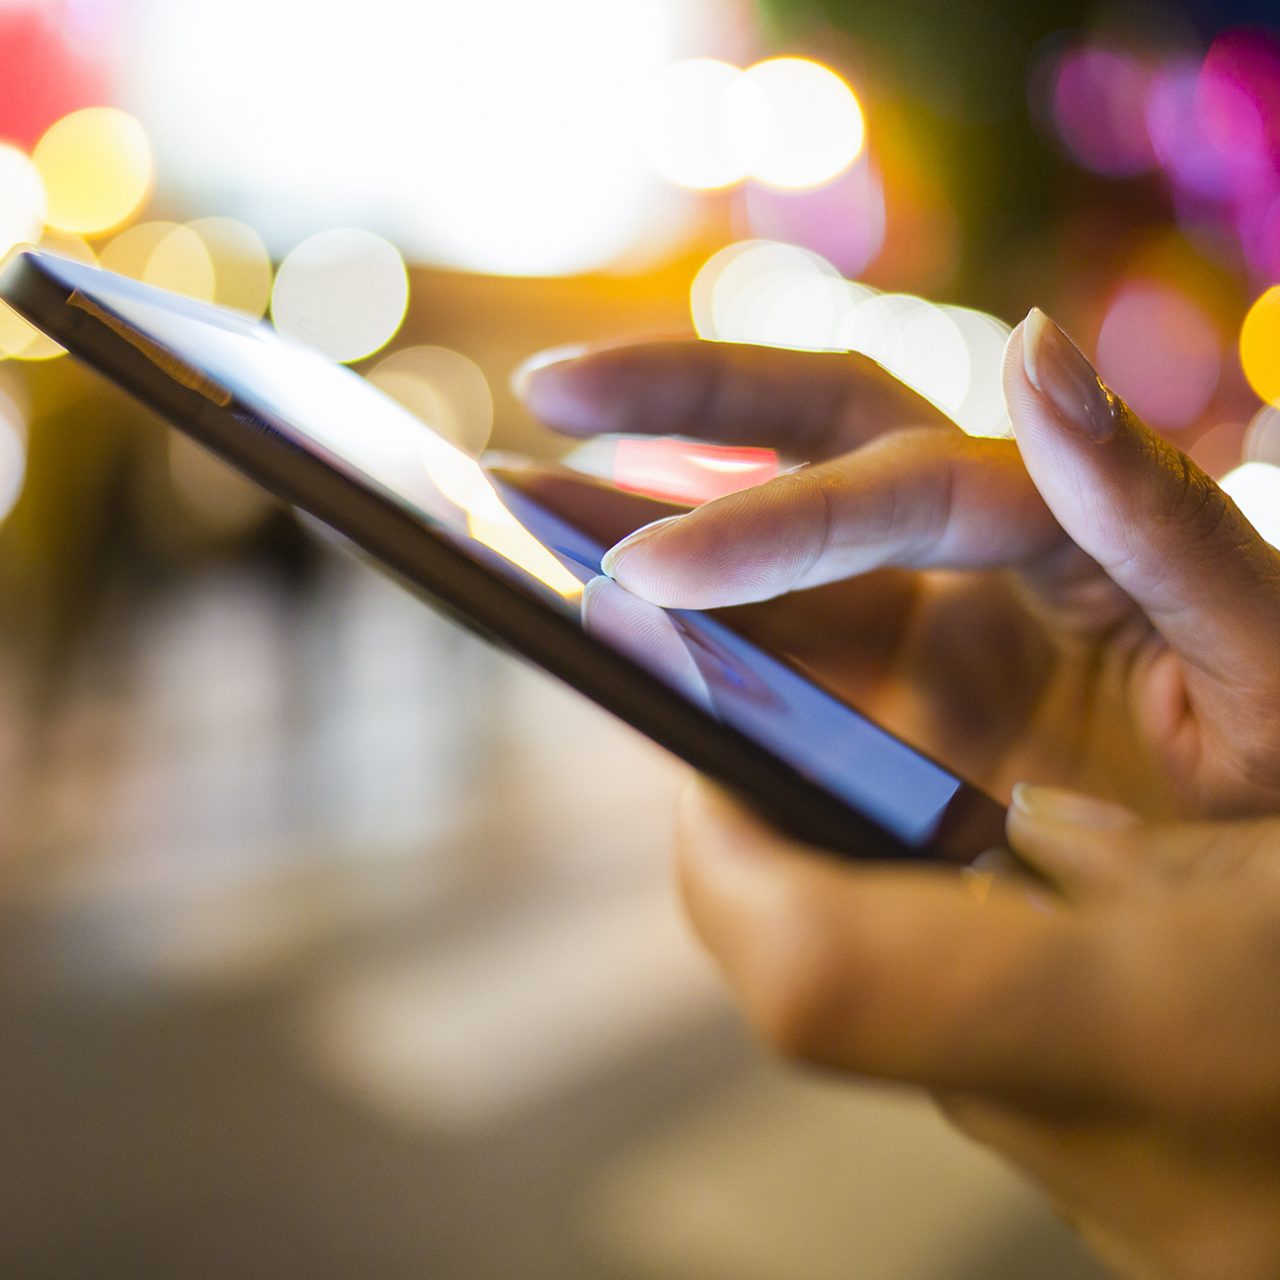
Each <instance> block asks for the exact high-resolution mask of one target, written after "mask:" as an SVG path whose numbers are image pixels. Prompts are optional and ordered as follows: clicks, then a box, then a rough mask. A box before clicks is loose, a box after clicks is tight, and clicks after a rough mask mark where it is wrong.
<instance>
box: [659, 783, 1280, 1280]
mask: <svg viewBox="0 0 1280 1280" xmlns="http://www.w3.org/2000/svg"><path fill="white" fill-rule="evenodd" d="M1010 837H1011V843H1012V845H1013V847H1014V848H1015V849H1016V850H1017V851H1018V853H1019V854H1020V856H1021V857H1022V858H1023V859H1024V860H1025V861H1027V862H1029V863H1030V864H1032V865H1033V866H1035V867H1036V868H1037V869H1038V870H1039V871H1040V872H1041V874H1042V875H1044V876H1045V878H1046V879H1048V880H1050V881H1051V882H1052V883H1053V884H1054V885H1055V886H1056V887H1057V888H1058V889H1059V891H1060V892H1061V893H1062V894H1063V895H1064V900H1065V901H1064V904H1063V905H1057V906H1055V905H1050V904H1049V903H1048V902H1047V901H1046V900H1045V899H1043V898H1042V897H1039V896H1033V895H1029V894H1028V893H1027V892H1026V891H1025V890H1022V889H1020V888H1018V887H1017V886H1016V885H1015V884H1014V883H1012V882H1004V881H1000V880H998V879H995V880H993V879H992V878H991V877H982V876H979V875H977V874H976V873H965V878H963V879H962V878H961V877H959V876H957V875H955V873H946V872H942V871H939V870H936V869H917V870H909V871H904V870H902V869H900V868H891V867H887V866H876V865H871V864H850V863H840V862H835V861H833V860H831V859H830V858H826V857H821V856H817V854H816V852H815V851H814V850H811V849H807V848H805V847H803V846H800V845H798V844H796V843H795V842H793V841H790V840H787V839H786V838H784V837H781V836H779V835H777V834H776V833H775V832H774V831H772V830H771V829H770V828H769V827H767V826H766V825H764V824H763V823H761V822H760V821H759V820H758V819H756V818H755V817H754V816H752V815H751V814H750V813H749V812H748V811H747V810H745V809H743V808H740V807H739V806H738V805H737V804H736V803H734V802H733V801H731V800H730V799H728V798H727V797H725V796H724V795H723V794H722V793H720V792H718V791H716V790H714V789H712V788H711V787H710V786H709V785H708V784H706V783H698V784H697V785H696V786H695V787H693V788H691V790H690V793H689V794H688V795H687V796H686V797H685V799H684V801H683V802H682V804H681V807H680V815H679V822H678V841H677V848H678V854H677V869H678V874H679V879H680V884H681V888H682V891H683V894H684V899H685V902H686V906H687V909H688V913H689V915H690V918H691V919H692V921H693V924H694V927H695V928H696V930H697V932H698V933H699V934H700V935H701V937H702V939H703V940H704V941H705V943H706V945H707V946H708V947H709V948H710V950H711V951H712V953H713V954H714V956H715V957H716V959H717V960H718V962H719V963H720V965H721V967H722V968H723V970H724V972H725V973H726V975H727V977H728V979H729V982H730V984H731V986H732V987H733V989H734V991H735V993H736V995H737V998H738V1000H739V1001H740V1003H741V1004H742V1006H743V1007H744V1009H745V1010H746V1012H747V1014H748V1016H749V1018H750V1020H751V1021H752V1022H753V1024H754V1025H755V1026H756V1027H757V1028H758V1030H759V1031H760V1032H761V1033H762V1034H763V1035H764V1037H765V1038H766V1039H767V1040H768V1041H769V1042H770V1043H771V1044H772V1045H773V1046H775V1047H776V1048H777V1049H779V1050H781V1051H782V1052H783V1053H785V1054H787V1055H788V1056H790V1057H792V1058H795V1059H798V1060H801V1061H804V1062H807V1063H813V1064H818V1065H821V1066H823V1067H825V1068H829V1069H836V1070H840V1071H850V1072H856V1073H858V1074H861V1075H870V1076H876V1077H881V1078H885V1079H892V1080H897V1081H905V1082H909V1083H913V1084H917V1085H921V1086H924V1087H925V1088H927V1089H930V1090H932V1091H933V1092H934V1093H936V1094H937V1095H939V1097H940V1100H941V1101H942V1105H943V1108H944V1110H945V1111H946V1112H947V1113H948V1115H949V1116H950V1117H951V1118H952V1119H953V1120H955V1121H956V1122H957V1123H958V1124H960V1125H961V1127H962V1128H964V1129H966V1130H968V1131H969V1132H970V1133H971V1134H972V1135H974V1136H975V1137H977V1138H978V1139H980V1140H981V1141H983V1142H985V1143H987V1144H989V1145H991V1146H992V1147H994V1148H996V1149H997V1150H999V1151H1000V1152H1002V1153H1003V1154H1004V1155H1005V1156H1006V1157H1008V1158H1009V1159H1011V1160H1012V1161H1013V1162H1014V1163H1015V1164H1017V1165H1019V1166H1020V1167H1021V1168H1022V1169H1023V1170H1025V1171H1026V1172H1027V1173H1029V1174H1030V1175H1031V1176H1032V1177H1033V1178H1034V1179H1035V1180H1036V1181H1038V1182H1039V1183H1041V1184H1042V1185H1043V1186H1044V1187H1045V1189H1046V1190H1047V1191H1048V1193H1049V1194H1050V1196H1051V1197H1052V1198H1053V1199H1054V1200H1055V1201H1056V1202H1057V1204H1058V1206H1059V1207H1060V1209H1061V1211H1062V1212H1063V1213H1064V1215H1065V1216H1066V1217H1067V1218H1068V1219H1069V1220H1070V1221H1072V1222H1073V1224H1074V1225H1075V1226H1076V1227H1077V1228H1078V1229H1079V1230H1080V1231H1081V1232H1082V1234H1083V1235H1084V1237H1085V1238H1086V1239H1087V1240H1088V1241H1089V1242H1090V1244H1091V1245H1092V1246H1093V1247H1094V1248H1095V1250H1096V1251H1097V1252H1098V1253H1099V1255H1100V1256H1101V1257H1102V1258H1103V1259H1104V1260H1105V1261H1107V1262H1108V1263H1109V1265H1110V1266H1111V1267H1112V1268H1113V1269H1114V1270H1115V1271H1116V1273H1117V1274H1118V1275H1120V1276H1123V1277H1128V1278H1132V1280H1157V1278H1160V1280H1223V1278H1224V1277H1231V1280H1255V1278H1256V1280H1264V1278H1265V1280H1271V1278H1273V1277H1275V1276H1276V1275H1280V1002H1277V1000H1276V998H1275V990H1276V983H1277V980H1280V819H1276V818H1272V819H1268V820H1253V821H1250V822H1237V823H1217V824H1209V823H1204V824H1187V825H1180V824H1166V825H1157V826H1146V825H1143V824H1141V823H1140V822H1139V821H1138V820H1137V819H1136V818H1135V817H1134V816H1133V815H1132V814H1128V813H1126V812H1125V811H1123V810H1121V809H1118V808H1116V807H1115V806H1113V805H1099V804H1097V803H1096V802H1092V801H1087V800H1084V799H1082V798H1080V797H1078V796H1075V795H1072V794H1064V793H1060V792H1056V791H1048V790H1044V789H1022V788H1020V789H1019V793H1018V803H1016V804H1015V806H1014V811H1013V815H1012V818H1011V823H1010Z"/></svg>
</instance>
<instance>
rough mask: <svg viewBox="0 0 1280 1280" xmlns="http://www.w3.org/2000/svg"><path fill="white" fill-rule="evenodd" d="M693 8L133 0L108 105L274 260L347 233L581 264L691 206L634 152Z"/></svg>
mask: <svg viewBox="0 0 1280 1280" xmlns="http://www.w3.org/2000/svg"><path fill="white" fill-rule="evenodd" d="M705 9H706V6H705V5H704V3H703V2H702V0H613V2H612V3H609V4H601V3H599V0H542V2H541V3H538V4H536V5H535V4H530V3H528V0H468V3H466V4H455V3H452V2H448V3H446V2H445V0H422V3H419V4H414V5H405V4H404V3H403V0H365V3H364V5H363V6H362V7H361V10H360V17H359V21H349V22H340V21H330V20H329V12H328V10H323V11H322V10H320V9H317V8H316V6H315V5H313V4H310V3H308V2H307V0H269V2H264V0H223V2H222V3H219V4H218V5H216V6H206V5H191V4H173V3H171V0H138V3H137V4H136V5H135V6H133V13H134V15H135V16H134V18H133V19H132V26H133V30H134V31H135V32H136V38H135V39H134V40H132V41H131V42H130V46H129V49H128V57H129V61H128V63H127V65H126V67H125V68H124V70H123V74H122V76H121V84H122V92H123V93H125V94H126V95H128V101H129V103H130V104H131V105H133V106H134V107H135V108H136V110H137V111H138V113H139V115H140V116H141V118H142V119H143V120H144V121H145V122H146V124H147V128H148V131H149V134H150V136H151V137H152V138H153V140H154V141H155V144H156V148H157V153H158V155H159V156H160V157H161V161H162V164H163V168H164V172H165V180H166V187H167V189H169V190H171V191H172V192H174V193H175V195H176V196H178V197H181V198H184V199H185V201H187V202H189V203H194V204H197V205H204V206H207V205H208V204H210V203H211V202H212V201H214V200H216V201H217V202H218V207H220V208H222V209H225V210H227V211H228V212H233V213H235V214H237V215H238V216H242V217H244V218H245V220H246V221H248V222H250V223H251V224H252V225H254V226H255V227H257V228H258V229H259V230H260V231H261V232H262V234H263V235H264V237H265V238H266V240H267V243H268V245H269V247H271V248H272V249H273V250H274V252H275V255H276V256H277V257H278V256H279V255H280V254H281V253H282V252H283V250H284V249H286V248H287V247H288V246H289V245H291V244H293V243H296V242H297V241H298V240H300V239H302V238H304V237H306V236H307V235H309V234H311V233H313V232H315V231H316V230H318V229H319V228H321V227H324V226H332V225H335V224H346V225H352V226H368V227H370V228H374V229H376V230H378V231H379V232H381V233H382V234H384V235H387V236H388V237H390V238H391V239H392V240H394V241H395V243H397V244H399V245H401V246H402V247H403V248H404V249H405V251H406V252H408V253H410V254H411V255H412V256H413V257H414V258H415V260H421V261H427V262H439V263H444V264H448V265H451V266H457V267H461V268H464V269H468V270H474V271H485V272H490V273H496V274H515V275H557V274H566V273H571V272H580V271H588V270H592V269H596V268H599V267H602V266H606V265H611V264H614V263H616V262H618V261H620V260H627V259H628V257H629V256H632V255H634V256H635V257H636V258H637V259H641V258H643V257H644V256H645V255H647V254H651V253H652V254H657V253H659V252H664V251H666V249H667V248H668V247H669V246H670V245H671V244H673V243H678V242H679V240H680V238H681V237H682V236H683V235H684V234H685V233H686V231H687V229H688V226H689V218H690V212H689V208H688V205H689V202H688V201H687V200H685V199H683V198H681V197H680V196H679V195H678V193H676V192H675V191H673V190H672V188H671V187H670V186H669V185H668V184H666V183H664V182H662V181H661V180H659V179H658V178H657V176H656V175H655V174H654V173H653V172H652V170H651V168H650V167H649V165H648V164H647V163H646V162H645V160H644V157H643V155H642V153H641V149H640V147H639V146H638V145H637V142H636V128H635V126H636V112H637V108H638V106H639V104H640V103H641V102H643V101H644V100H645V96H646V90H647V89H648V88H649V87H650V86H651V85H652V83H653V77H654V76H655V75H656V74H657V73H659V72H660V71H661V69H662V68H663V67H665V66H668V65H669V64H670V63H671V62H672V61H673V60H675V59H677V58H679V57H680V56H681V55H682V54H683V53H684V52H685V51H686V50H685V49H684V48H682V47H681V45H680V39H681V31H682V29H684V28H685V26H686V24H687V23H688V22H689V21H690V18H691V17H692V16H696V15H697V14H698V13H699V12H702V11H705ZM691 11H692V12H691ZM175 67H177V68H181V74H175V73H174V68H175ZM231 68H234V74H230V73H229V69H231ZM245 85H252V86H253V91H252V92H251V93H246V92H245V91H244V86H245ZM300 122H301V123H300ZM228 138H232V139H234V140H235V145H234V146H229V145H227V139H228Z"/></svg>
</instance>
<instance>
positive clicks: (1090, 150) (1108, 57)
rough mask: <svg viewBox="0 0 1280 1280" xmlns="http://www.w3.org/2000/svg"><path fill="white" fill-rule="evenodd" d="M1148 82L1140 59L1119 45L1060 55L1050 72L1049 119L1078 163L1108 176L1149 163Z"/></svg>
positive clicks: (1151, 157)
mask: <svg viewBox="0 0 1280 1280" xmlns="http://www.w3.org/2000/svg"><path fill="white" fill-rule="evenodd" d="M1150 81H1151V73H1150V71H1149V70H1148V68H1147V66H1146V65H1145V63H1143V62H1142V61H1141V60H1139V59H1138V58H1137V57H1135V56H1134V55H1133V54H1130V53H1126V52H1124V51H1122V50H1119V49H1108V48H1102V47H1093V48H1090V47H1085V48H1079V49H1072V50H1071V51H1069V52H1068V53H1065V54H1063V55H1062V57H1061V58H1060V59H1059V61H1058V65H1057V67H1056V69H1055V72H1054V77H1053V119H1054V123H1055V125H1056V126H1057V129H1058V134H1059V136H1060V137H1061V138H1062V141H1063V142H1064V143H1065V144H1066V146H1067V148H1068V150H1069V151H1070V152H1071V154H1072V155H1073V156H1074V157H1075V158H1076V159H1077V160H1078V161H1079V162H1080V163H1081V164H1082V165H1084V166H1085V167H1086V168H1089V169H1092V170H1093V171H1094V172H1095V173H1103V174H1107V175H1110V176H1112V177H1124V176H1127V175H1129V174H1134V173H1142V172H1143V171H1144V170H1147V169H1149V168H1151V166H1152V164H1153V163H1154V160H1155V156H1154V154H1153V152H1152V149H1151V140H1150V138H1149V136H1148V133H1147V120H1146V104H1147V93H1148V88H1149V85H1150Z"/></svg>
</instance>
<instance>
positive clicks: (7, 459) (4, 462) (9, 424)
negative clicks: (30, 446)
mask: <svg viewBox="0 0 1280 1280" xmlns="http://www.w3.org/2000/svg"><path fill="white" fill-rule="evenodd" d="M26 435H27V433H26V422H25V420H24V418H23V414H22V410H21V409H20V408H19V406H18V404H17V403H16V401H14V400H13V399H12V398H11V397H10V396H8V395H7V394H6V393H5V392H4V391H3V390H0V520H3V519H4V518H5V517H6V516H7V515H8V514H9V512H10V511H12V510H13V506H14V503H16V502H17V501H18V495H19V494H20V493H21V492H22V480H23V476H24V475H25V473H26V463H27V447H26Z"/></svg>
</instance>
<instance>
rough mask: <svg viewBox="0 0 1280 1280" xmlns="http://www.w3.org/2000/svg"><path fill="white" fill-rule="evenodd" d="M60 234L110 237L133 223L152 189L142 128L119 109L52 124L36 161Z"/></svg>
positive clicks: (80, 114) (86, 111)
mask: <svg viewBox="0 0 1280 1280" xmlns="http://www.w3.org/2000/svg"><path fill="white" fill-rule="evenodd" d="M32 159H33V160H34V161H35V165H36V168H37V169H38V170H39V171H40V176H41V177H42V178H43V179H44V185H45V189H46V191H47V192H48V198H49V208H48V214H47V221H48V223H49V225H50V226H51V227H53V228H55V229H56V230H58V231H70V232H74V233H76V234H77V235H89V236H93V235H104V234H105V233H107V232H108V231H112V230H114V229H115V228H116V227H118V226H120V225H121V224H122V223H124V222H127V221H128V220H129V218H131V217H132V216H133V215H134V214H135V213H136V212H137V210H138V209H139V208H140V207H141V205H142V203H143V201H145V200H146V198H147V196H148V194H149V193H150V190H151V180H152V172H151V147H150V144H149V143H148V142H147V135H146V133H145V132H144V131H143V128H142V125H141V124H139V123H138V121H137V120H135V119H134V117H133V116H131V115H129V114H128V113H127V112H125V111H119V110H117V109H116V108H115V107H86V108H85V109H84V110H83V111H73V112H71V114H70V115H66V116H63V118H62V119H61V120H59V121H58V122H57V123H56V124H54V125H52V126H51V127H50V128H49V130H48V131H47V132H46V133H45V135H44V137H42V138H41V139H40V141H39V142H38V143H37V144H36V148H35V152H34V154H33V156H32Z"/></svg>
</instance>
